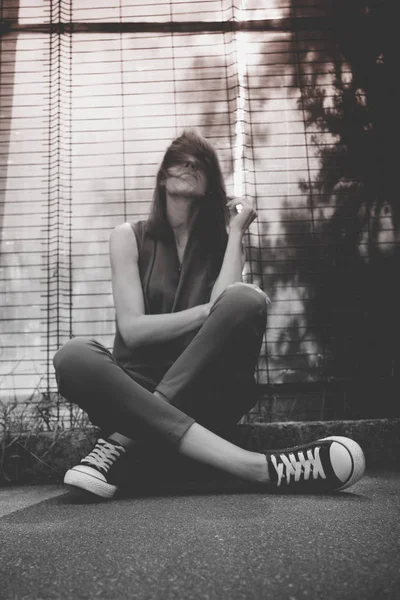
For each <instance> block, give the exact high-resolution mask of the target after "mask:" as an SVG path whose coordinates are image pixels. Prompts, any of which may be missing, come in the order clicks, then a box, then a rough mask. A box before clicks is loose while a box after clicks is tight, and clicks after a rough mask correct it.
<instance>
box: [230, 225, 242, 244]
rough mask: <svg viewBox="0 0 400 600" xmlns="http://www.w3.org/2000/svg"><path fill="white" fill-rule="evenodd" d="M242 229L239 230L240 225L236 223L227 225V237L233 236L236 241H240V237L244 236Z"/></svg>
mask: <svg viewBox="0 0 400 600" xmlns="http://www.w3.org/2000/svg"><path fill="white" fill-rule="evenodd" d="M244 233H245V232H244V231H242V230H241V228H240V226H237V225H231V226H229V234H228V235H229V238H231V239H232V238H233V239H237V241H238V242H241V241H242V238H243V236H244Z"/></svg>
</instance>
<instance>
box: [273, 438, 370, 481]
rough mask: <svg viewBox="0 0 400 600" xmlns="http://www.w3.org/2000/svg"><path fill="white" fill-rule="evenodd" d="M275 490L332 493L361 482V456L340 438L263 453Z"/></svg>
mask: <svg viewBox="0 0 400 600" xmlns="http://www.w3.org/2000/svg"><path fill="white" fill-rule="evenodd" d="M266 457H267V461H268V466H269V472H270V478H271V484H270V485H273V486H274V487H275V490H276V491H282V492H283V491H287V492H303V493H310V492H311V493H312V492H334V491H339V490H344V489H346V488H348V487H350V486H351V485H353V484H354V483H356V482H357V481H359V480H360V479H361V477H362V476H363V474H364V471H365V457H364V453H363V451H362V449H361V448H360V446H359V445H358V444H357V442H355V441H353V440H351V439H349V438H347V437H341V436H332V437H326V438H323V439H321V440H317V441H316V442H312V443H311V444H304V445H302V446H296V447H294V448H285V449H284V450H272V451H269V452H267V453H266Z"/></svg>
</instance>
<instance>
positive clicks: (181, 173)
mask: <svg viewBox="0 0 400 600" xmlns="http://www.w3.org/2000/svg"><path fill="white" fill-rule="evenodd" d="M167 173H168V175H167V177H166V179H165V189H166V190H167V192H168V193H170V194H171V195H182V196H194V197H200V196H204V195H205V193H206V191H207V176H206V174H205V172H204V170H203V168H202V167H201V165H200V163H199V161H198V160H197V159H196V158H194V157H193V156H188V157H187V158H185V159H184V160H182V161H180V162H179V163H177V164H174V165H172V166H171V167H169V168H168V169H167Z"/></svg>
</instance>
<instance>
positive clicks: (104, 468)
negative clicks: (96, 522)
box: [64, 438, 126, 498]
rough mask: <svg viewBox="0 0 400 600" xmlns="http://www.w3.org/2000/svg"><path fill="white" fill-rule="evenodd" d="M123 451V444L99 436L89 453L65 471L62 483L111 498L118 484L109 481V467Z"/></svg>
mask: <svg viewBox="0 0 400 600" xmlns="http://www.w3.org/2000/svg"><path fill="white" fill-rule="evenodd" d="M125 452H126V450H125V448H124V447H123V446H120V445H115V444H112V443H111V442H107V441H106V440H103V439H102V438H99V439H98V440H97V442H96V445H95V447H94V448H93V450H92V451H91V452H90V454H88V455H87V456H85V458H83V459H82V460H81V462H80V463H79V465H76V466H75V467H72V469H69V471H67V472H66V474H65V477H64V483H65V484H66V485H70V486H73V487H75V488H80V489H82V490H86V491H87V492H91V493H92V494H95V495H96V496H101V497H102V498H112V497H113V496H114V494H115V493H116V491H117V490H118V486H116V485H113V484H112V483H110V480H109V479H110V478H109V475H110V469H111V467H112V466H113V465H114V463H115V461H116V460H117V459H118V458H120V457H121V456H123V455H124V454H125Z"/></svg>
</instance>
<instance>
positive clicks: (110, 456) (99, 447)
mask: <svg viewBox="0 0 400 600" xmlns="http://www.w3.org/2000/svg"><path fill="white" fill-rule="evenodd" d="M123 452H124V449H123V447H122V446H121V447H117V446H115V445H114V444H110V443H109V442H106V440H103V439H99V440H97V443H96V445H95V447H94V448H93V450H92V451H91V452H90V454H88V455H87V456H85V458H84V459H83V460H82V463H84V464H88V465H90V466H93V467H95V468H96V469H98V470H99V471H103V472H104V473H106V472H107V471H108V470H109V469H110V467H111V466H112V465H113V463H114V462H115V460H116V459H117V458H119V457H120V456H121V454H122V453H123Z"/></svg>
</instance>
